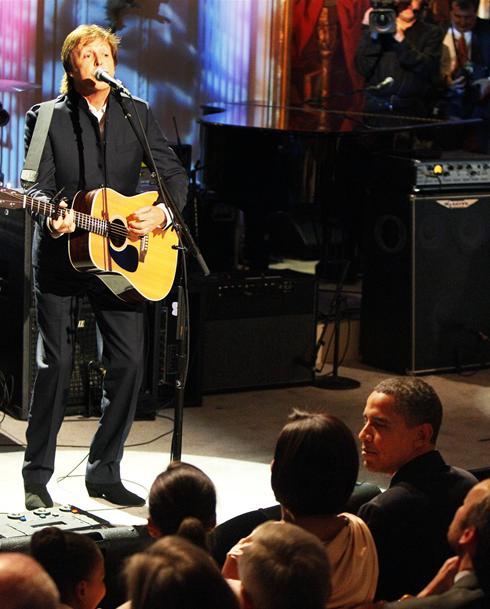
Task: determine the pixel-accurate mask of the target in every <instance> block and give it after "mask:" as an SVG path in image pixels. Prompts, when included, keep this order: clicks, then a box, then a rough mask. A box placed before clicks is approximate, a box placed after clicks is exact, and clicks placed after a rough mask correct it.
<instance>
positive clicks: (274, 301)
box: [202, 272, 317, 393]
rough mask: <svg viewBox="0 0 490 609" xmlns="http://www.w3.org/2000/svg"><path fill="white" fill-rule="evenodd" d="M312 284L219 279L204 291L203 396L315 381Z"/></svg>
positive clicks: (288, 276)
mask: <svg viewBox="0 0 490 609" xmlns="http://www.w3.org/2000/svg"><path fill="white" fill-rule="evenodd" d="M316 287H317V286H316V279H315V277H314V276H311V275H304V274H300V273H293V272H290V273H287V272H281V273H278V274H276V275H272V274H270V275H262V276H255V277H254V276H250V275H248V276H247V275H228V276H227V275H222V276H217V277H215V278H213V279H212V280H211V281H210V282H209V283H208V285H207V289H206V292H205V300H204V307H205V313H204V320H205V321H204V325H203V329H202V354H203V362H202V390H203V392H204V393H213V392H217V391H225V390H230V389H247V388H255V387H272V386H280V385H297V384H308V383H311V382H312V381H313V367H314V364H313V360H314V349H315V329H316Z"/></svg>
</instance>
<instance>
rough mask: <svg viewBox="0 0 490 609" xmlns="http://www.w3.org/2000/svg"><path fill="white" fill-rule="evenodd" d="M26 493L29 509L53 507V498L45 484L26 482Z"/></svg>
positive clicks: (27, 507)
mask: <svg viewBox="0 0 490 609" xmlns="http://www.w3.org/2000/svg"><path fill="white" fill-rule="evenodd" d="M24 493H25V498H26V509H27V510H37V509H39V508H48V507H53V500H52V499H51V495H50V494H49V493H48V489H47V488H46V485H45V484H30V483H24Z"/></svg>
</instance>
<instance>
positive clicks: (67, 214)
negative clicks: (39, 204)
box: [46, 201, 76, 239]
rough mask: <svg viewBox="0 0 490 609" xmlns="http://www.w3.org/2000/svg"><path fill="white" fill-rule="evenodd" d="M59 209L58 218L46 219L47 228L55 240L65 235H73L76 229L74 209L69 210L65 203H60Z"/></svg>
mask: <svg viewBox="0 0 490 609" xmlns="http://www.w3.org/2000/svg"><path fill="white" fill-rule="evenodd" d="M58 209H59V214H58V217H57V218H47V219H46V226H47V228H48V231H49V232H50V234H51V236H52V237H53V238H54V239H57V238H58V237H61V235H63V234H64V233H73V232H74V231H75V229H76V224H75V219H74V214H73V209H71V208H70V209H68V204H67V203H66V202H65V201H61V202H60V203H59V205H58Z"/></svg>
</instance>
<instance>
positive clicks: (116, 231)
mask: <svg viewBox="0 0 490 609" xmlns="http://www.w3.org/2000/svg"><path fill="white" fill-rule="evenodd" d="M127 236H128V230H127V228H126V226H125V224H124V222H122V221H121V220H113V221H112V222H111V225H110V228H109V239H110V240H111V243H112V245H113V246H114V247H122V246H123V245H124V242H125V241H126V237H127Z"/></svg>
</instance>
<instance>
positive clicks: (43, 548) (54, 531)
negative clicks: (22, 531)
mask: <svg viewBox="0 0 490 609" xmlns="http://www.w3.org/2000/svg"><path fill="white" fill-rule="evenodd" d="M31 555H32V556H33V557H34V558H35V559H36V560H37V561H38V562H39V563H40V564H41V565H42V567H43V568H44V569H45V570H46V572H47V573H48V574H49V575H50V576H51V578H52V579H53V581H54V582H55V584H56V586H57V587H58V591H59V594H60V600H61V602H62V603H65V604H67V605H69V606H70V607H72V609H95V608H96V607H98V605H99V602H100V601H101V600H102V599H103V598H104V595H105V592H106V588H105V583H104V577H105V566H104V558H103V556H102V553H101V551H100V550H99V548H98V547H97V544H96V543H95V541H93V540H92V539H90V537H87V536H86V535H83V534H80V533H73V532H71V531H62V530H61V529H58V528H56V527H46V528H44V529H41V530H40V531H37V532H36V533H34V535H33V536H32V538H31Z"/></svg>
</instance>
